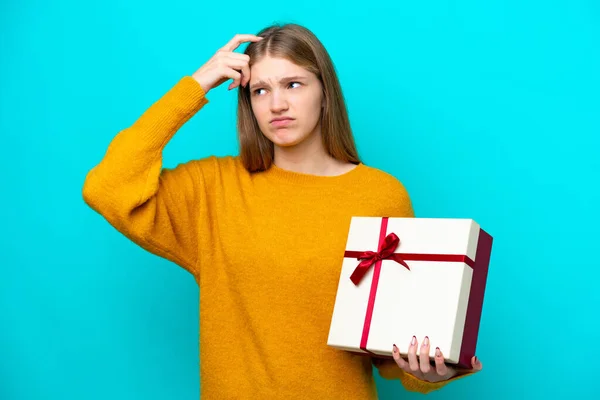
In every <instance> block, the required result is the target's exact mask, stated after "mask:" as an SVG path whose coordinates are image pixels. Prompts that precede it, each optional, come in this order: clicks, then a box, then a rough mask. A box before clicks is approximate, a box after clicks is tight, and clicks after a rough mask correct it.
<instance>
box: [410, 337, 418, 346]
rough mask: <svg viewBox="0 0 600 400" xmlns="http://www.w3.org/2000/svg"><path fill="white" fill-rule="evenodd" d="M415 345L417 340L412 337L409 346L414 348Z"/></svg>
mask: <svg viewBox="0 0 600 400" xmlns="http://www.w3.org/2000/svg"><path fill="white" fill-rule="evenodd" d="M415 343H417V338H416V337H415V336H413V337H412V340H411V341H410V345H411V346H414V345H415Z"/></svg>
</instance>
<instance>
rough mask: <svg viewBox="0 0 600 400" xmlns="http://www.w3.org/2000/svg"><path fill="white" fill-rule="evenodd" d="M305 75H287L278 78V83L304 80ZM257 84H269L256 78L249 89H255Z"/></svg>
mask: <svg viewBox="0 0 600 400" xmlns="http://www.w3.org/2000/svg"><path fill="white" fill-rule="evenodd" d="M306 79H307V78H306V77H305V76H300V75H296V76H287V77H285V78H281V79H280V80H279V83H289V82H295V81H306ZM257 86H269V84H268V83H267V82H265V81H263V80H258V81H256V82H255V83H254V84H253V85H250V90H253V89H255V88H256V87H257Z"/></svg>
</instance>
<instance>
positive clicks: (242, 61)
mask: <svg viewBox="0 0 600 400" xmlns="http://www.w3.org/2000/svg"><path fill="white" fill-rule="evenodd" d="M229 54H233V53H229ZM229 54H228V55H225V56H224V57H223V58H222V59H221V63H222V67H224V68H225V70H226V71H225V76H227V77H228V78H231V79H233V82H232V83H231V84H230V85H229V89H230V90H231V89H233V88H235V87H237V86H239V85H242V86H245V85H246V83H247V82H248V81H249V80H250V67H249V66H248V60H249V57H248V56H246V57H245V58H234V57H230V56H229ZM240 55H242V54H240ZM240 71H241V73H240Z"/></svg>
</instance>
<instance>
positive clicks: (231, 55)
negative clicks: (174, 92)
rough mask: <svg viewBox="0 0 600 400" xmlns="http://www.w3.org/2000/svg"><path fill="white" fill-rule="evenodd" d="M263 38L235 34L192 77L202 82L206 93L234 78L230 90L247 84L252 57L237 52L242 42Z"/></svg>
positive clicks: (256, 40)
mask: <svg viewBox="0 0 600 400" xmlns="http://www.w3.org/2000/svg"><path fill="white" fill-rule="evenodd" d="M262 39H263V38H262V37H260V36H255V35H235V36H234V37H233V39H231V40H230V41H229V43H227V44H226V45H225V46H224V47H222V48H221V49H219V51H217V52H216V53H215V55H214V56H212V57H211V58H210V60H208V61H207V62H206V64H204V65H203V66H202V67H200V69H199V70H198V71H196V72H194V74H193V75H192V77H193V78H194V79H195V80H196V81H197V82H198V83H199V84H200V86H201V87H202V89H203V90H204V93H208V91H209V90H211V89H213V88H215V87H217V86H219V85H220V84H222V83H223V82H225V81H227V80H228V79H233V82H232V83H231V84H230V85H229V90H231V89H233V88H235V87H238V86H239V85H242V86H244V87H245V86H246V85H247V84H248V82H249V81H250V67H249V65H248V63H249V61H250V57H249V56H248V55H246V54H240V53H235V52H234V50H235V49H237V48H238V47H239V46H240V45H241V44H242V43H245V42H258V41H260V40H262Z"/></svg>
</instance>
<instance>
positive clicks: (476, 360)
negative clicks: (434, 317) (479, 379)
mask: <svg viewBox="0 0 600 400" xmlns="http://www.w3.org/2000/svg"><path fill="white" fill-rule="evenodd" d="M478 361H479V360H478V359H477V356H475V364H477V362H478Z"/></svg>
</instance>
